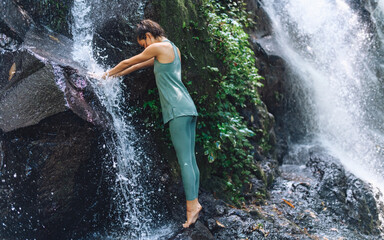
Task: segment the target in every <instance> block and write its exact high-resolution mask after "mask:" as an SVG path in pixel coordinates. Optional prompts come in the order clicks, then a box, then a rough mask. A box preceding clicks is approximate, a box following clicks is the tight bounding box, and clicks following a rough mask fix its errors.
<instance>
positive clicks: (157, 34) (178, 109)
mask: <svg viewBox="0 0 384 240" xmlns="http://www.w3.org/2000/svg"><path fill="white" fill-rule="evenodd" d="M137 41H138V43H139V44H140V45H141V46H142V47H144V51H143V52H142V53H140V54H138V55H136V56H133V57H131V58H129V59H126V60H124V61H121V62H120V63H119V64H117V65H116V66H115V67H114V68H112V69H110V70H109V71H107V72H105V73H104V75H103V78H106V77H120V76H124V75H127V74H129V73H131V72H133V71H136V70H138V69H141V68H144V67H149V66H154V73H155V78H156V84H157V87H158V90H159V95H160V103H161V109H162V114H163V121H164V124H166V123H168V122H169V130H170V133H171V139H172V143H173V146H174V148H175V150H176V155H177V159H178V162H179V165H180V168H181V176H182V180H183V186H184V192H185V196H186V200H187V221H186V222H185V223H184V224H183V227H184V228H188V227H189V226H190V225H191V224H194V223H195V222H196V220H197V218H198V216H199V212H200V211H201V209H202V207H201V205H200V203H199V200H198V191H199V177H200V172H199V169H198V167H197V164H196V158H195V131H196V118H197V111H196V107H195V104H194V103H193V101H192V98H191V97H190V95H189V93H188V91H187V89H186V88H185V86H184V85H183V83H182V81H181V58H180V51H179V49H178V48H177V47H176V46H175V45H174V44H173V43H172V42H171V41H169V40H168V39H167V38H166V37H165V33H164V30H163V29H162V28H161V26H160V25H159V24H157V23H156V22H154V21H152V20H149V19H147V20H142V21H141V22H140V23H139V24H138V25H137Z"/></svg>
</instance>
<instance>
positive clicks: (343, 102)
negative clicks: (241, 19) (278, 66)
mask: <svg viewBox="0 0 384 240" xmlns="http://www.w3.org/2000/svg"><path fill="white" fill-rule="evenodd" d="M371 2H374V4H373V5H371V7H372V8H373V9H372V11H373V12H374V14H372V18H373V19H372V21H373V22H374V23H376V27H377V28H376V29H375V28H372V27H369V25H368V24H367V23H366V22H364V21H363V20H362V18H361V17H360V15H359V14H358V13H357V12H355V11H354V10H353V9H352V8H351V7H350V6H349V5H348V3H347V1H345V0H314V1H307V0H268V1H263V8H264V9H265V11H266V12H267V14H268V15H269V17H270V19H271V21H272V25H273V29H274V34H273V35H274V38H275V40H276V42H277V45H278V48H279V49H278V52H279V53H280V54H281V56H282V57H283V58H284V59H285V60H286V62H287V64H288V66H289V69H290V71H291V72H292V77H291V78H290V83H289V85H290V87H289V88H290V89H291V90H292V91H291V93H290V94H291V99H290V101H294V102H295V104H296V105H298V106H299V108H298V109H300V111H301V113H300V115H302V116H304V117H303V118H301V119H302V123H301V126H302V128H304V129H305V132H306V138H305V139H306V142H311V144H320V145H322V146H323V147H325V148H326V149H327V150H328V151H329V153H331V154H332V155H333V156H335V157H337V158H338V159H340V161H341V162H342V163H343V165H344V166H345V167H346V168H347V169H348V170H349V171H351V172H352V173H354V174H355V175H356V176H358V177H360V178H362V179H364V180H365V181H367V182H370V183H372V184H374V186H376V187H378V188H379V189H381V191H382V192H384V174H383V173H384V125H383V122H384V121H383V116H384V104H383V101H384V91H383V90H384V88H383V82H384V81H383V77H384V75H383V71H382V66H383V65H382V59H383V55H382V41H383V37H384V36H383V33H382V30H383V28H382V21H383V16H384V14H383V11H384V1H382V0H381V1H371ZM379 22H381V26H379V24H377V23H379ZM380 27H381V28H380ZM294 114H298V113H294ZM297 142H300V141H297ZM293 145H295V144H293ZM296 146H297V145H296ZM292 148H294V147H292Z"/></svg>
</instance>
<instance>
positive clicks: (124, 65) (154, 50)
mask: <svg viewBox="0 0 384 240" xmlns="http://www.w3.org/2000/svg"><path fill="white" fill-rule="evenodd" d="M158 54H159V49H158V47H157V46H156V44H151V45H150V46H148V47H147V48H146V49H144V51H143V52H142V53H140V54H138V55H136V56H133V57H131V58H129V59H126V60H123V61H121V62H120V63H119V64H117V65H116V66H115V67H114V68H112V69H111V70H108V71H107V72H105V73H104V75H103V78H105V77H106V76H109V77H115V76H123V75H126V74H128V73H129V72H133V71H134V70H133V69H132V71H128V73H125V74H121V72H122V71H125V70H128V68H129V67H131V66H134V65H136V64H141V63H144V62H146V61H148V60H150V59H152V58H154V57H156V56H157V55H158ZM147 64H148V63H147ZM147 64H144V65H143V67H144V66H149V65H147ZM139 66H140V65H139ZM136 70H137V69H136ZM118 74H119V75H118Z"/></svg>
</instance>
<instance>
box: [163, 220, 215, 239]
mask: <svg viewBox="0 0 384 240" xmlns="http://www.w3.org/2000/svg"><path fill="white" fill-rule="evenodd" d="M171 239H172V240H184V239H185V240H212V239H215V238H214V237H213V235H212V233H211V232H210V231H209V230H208V228H207V227H206V226H204V224H203V223H201V222H200V221H197V222H196V223H195V225H194V226H193V227H190V228H188V229H183V230H182V233H181V234H178V235H176V236H175V237H174V238H171Z"/></svg>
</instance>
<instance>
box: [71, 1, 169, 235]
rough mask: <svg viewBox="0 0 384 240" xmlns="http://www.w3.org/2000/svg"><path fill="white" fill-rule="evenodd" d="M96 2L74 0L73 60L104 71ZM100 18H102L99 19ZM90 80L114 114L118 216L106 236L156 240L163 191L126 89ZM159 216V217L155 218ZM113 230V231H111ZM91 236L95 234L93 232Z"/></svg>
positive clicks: (111, 144) (111, 145)
mask: <svg viewBox="0 0 384 240" xmlns="http://www.w3.org/2000/svg"><path fill="white" fill-rule="evenodd" d="M99 4H100V3H98V2H97V1H88V0H75V1H74V5H73V8H72V15H73V17H74V22H73V26H72V33H73V38H74V51H73V53H72V54H73V59H74V60H76V61H78V62H79V63H80V64H81V65H82V67H84V68H86V69H87V70H88V71H90V72H96V73H102V72H104V69H103V67H102V66H100V65H98V64H97V63H96V61H95V57H94V56H93V53H94V51H93V48H92V38H93V34H94V23H93V22H92V16H94V13H95V12H96V11H97V6H98V5H99ZM99 20H100V19H99ZM90 83H91V84H92V85H93V87H94V89H95V93H96V94H97V96H98V98H99V99H100V101H101V102H102V104H103V105H104V107H105V109H106V111H107V113H108V114H109V115H110V117H111V122H112V123H111V128H112V129H111V131H112V133H111V134H109V137H108V144H107V146H103V147H105V148H107V149H108V152H109V154H110V155H111V156H112V159H113V163H112V165H113V166H107V167H109V168H111V167H112V168H115V169H116V170H115V172H116V179H115V186H113V187H112V188H113V190H114V192H115V193H114V198H113V204H114V207H113V212H112V213H111V215H114V216H116V217H117V218H118V225H120V226H117V227H116V229H113V230H111V231H108V232H109V233H108V234H107V235H108V236H104V235H105V233H101V234H102V235H103V236H98V237H99V238H100V237H101V238H103V239H105V238H107V239H110V238H112V239H153V238H156V237H154V236H155V235H157V236H159V235H161V234H166V233H167V232H168V230H167V229H164V228H163V229H162V230H156V231H155V230H153V227H154V226H155V225H156V221H158V219H161V218H162V216H161V214H160V213H159V212H158V209H157V210H155V207H154V206H153V205H152V203H153V195H154V193H155V191H162V187H161V186H160V187H159V186H156V188H155V187H151V186H150V184H149V182H150V176H153V175H154V174H153V171H154V170H153V169H152V167H153V166H152V165H151V160H150V159H148V157H147V156H146V154H145V153H144V152H143V150H141V149H140V147H137V145H138V144H137V142H138V141H139V140H140V138H139V137H138V136H137V135H136V134H135V129H134V127H133V126H132V125H131V124H130V123H129V121H128V120H127V118H128V117H129V116H128V114H127V113H126V112H125V111H124V109H123V108H124V105H125V102H124V93H125V92H124V89H123V87H122V86H123V84H122V83H121V81H119V80H118V79H106V80H99V81H97V82H93V81H92V79H90ZM156 219H157V220H156ZM111 232H112V233H111ZM92 237H95V236H94V235H93V236H92Z"/></svg>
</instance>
